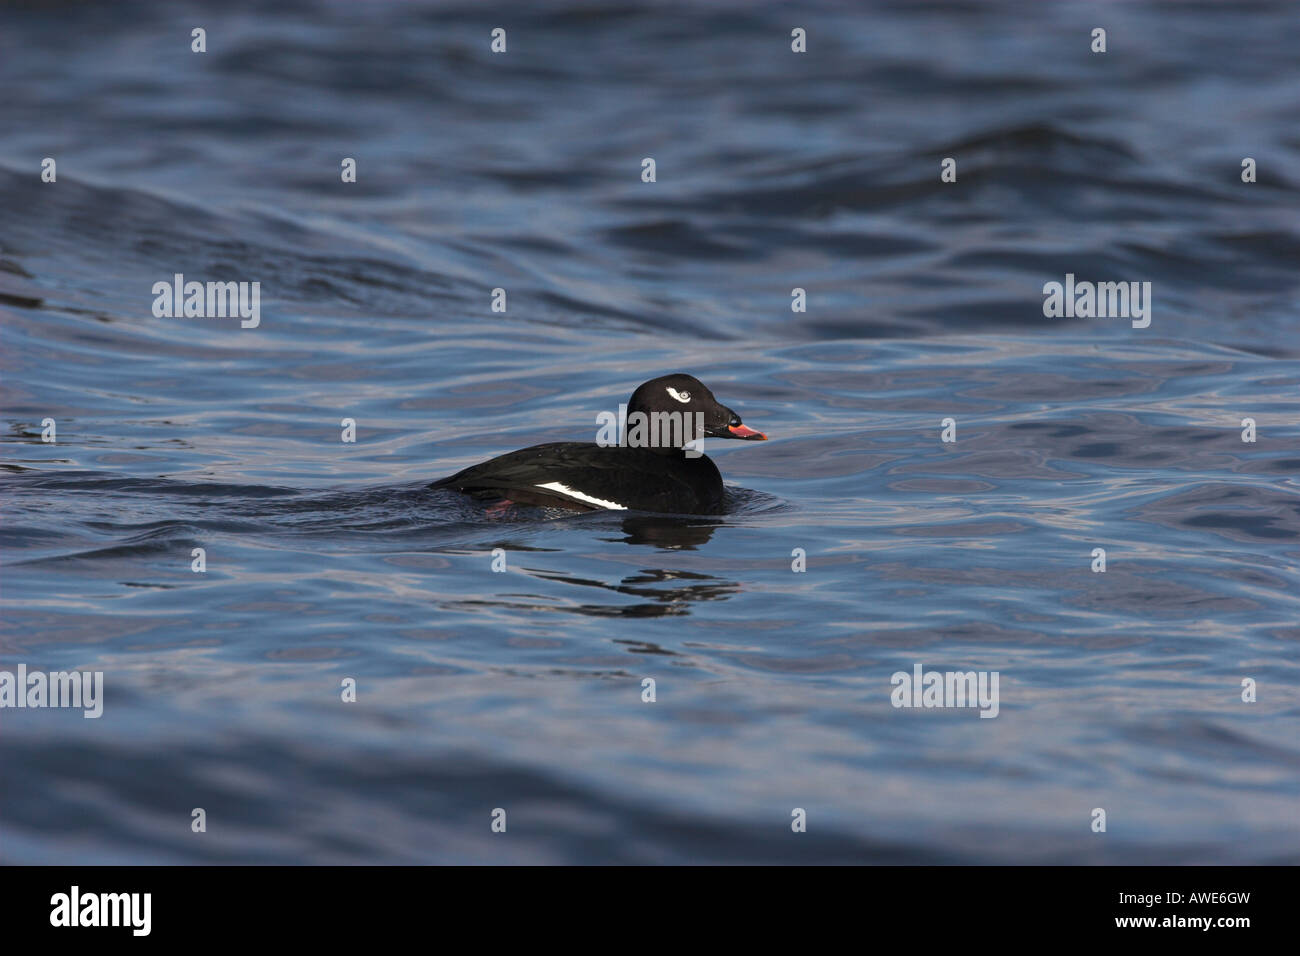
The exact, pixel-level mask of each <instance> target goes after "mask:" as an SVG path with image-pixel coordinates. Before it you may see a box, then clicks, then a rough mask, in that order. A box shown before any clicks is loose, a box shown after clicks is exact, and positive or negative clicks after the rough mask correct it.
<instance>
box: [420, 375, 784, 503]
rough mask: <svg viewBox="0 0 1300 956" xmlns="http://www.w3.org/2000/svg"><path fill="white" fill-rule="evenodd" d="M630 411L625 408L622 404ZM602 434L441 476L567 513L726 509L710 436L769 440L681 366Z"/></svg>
mask: <svg viewBox="0 0 1300 956" xmlns="http://www.w3.org/2000/svg"><path fill="white" fill-rule="evenodd" d="M620 411H622V410H620ZM597 423H598V424H602V423H603V427H602V429H601V431H600V433H599V434H598V435H597V441H595V442H572V441H564V442H547V443H546V444H542V445H532V446H530V447H528V448H521V449H519V450H518V451H512V452H508V453H507V454H504V455H498V456H497V457H496V458H491V459H489V460H487V461H484V462H480V463H479V464H477V465H471V466H470V467H468V468H466V469H464V470H462V471H458V472H456V474H454V475H449V476H448V477H446V478H440V479H439V480H437V481H435V482H432V483H431V484H430V485H429V487H430V488H443V489H451V490H453V491H457V492H460V493H462V494H465V495H469V496H470V497H472V498H474V499H476V500H480V501H489V500H491V501H497V502H501V503H514V504H520V505H533V506H536V507H542V508H558V509H562V510H565V511H579V512H585V511H601V510H607V511H647V512H657V513H660V514H683V515H700V514H721V513H722V512H723V510H724V502H725V493H724V491H723V485H722V474H721V472H719V471H718V466H717V465H715V464H714V463H713V462H712V461H710V460H709V457H708V456H707V455H705V454H704V452H703V447H702V446H703V441H702V439H704V438H728V439H739V440H741V441H766V440H767V435H765V434H763V433H762V432H760V431H756V430H754V429H752V428H750V427H749V426H747V425H746V424H744V422H742V421H741V419H740V416H739V415H737V414H736V413H735V412H734V411H732V410H731V409H730V408H728V407H727V406H725V405H723V404H721V403H720V402H719V401H718V400H717V399H716V398H714V397H713V392H712V391H710V390H709V388H708V386H706V385H705V384H704V383H703V382H701V381H700V380H699V379H697V378H695V377H694V376H693V375H687V374H685V373H683V372H677V373H674V374H672V375H663V376H660V377H659V378H653V379H651V380H650V381H648V382H643V383H642V384H641V385H638V386H637V388H636V390H635V391H634V392H633V393H632V397H631V398H630V399H628V402H627V406H626V418H624V417H623V415H622V414H620V416H619V417H618V419H615V416H614V415H613V413H612V412H602V413H601V414H600V415H599V416H597Z"/></svg>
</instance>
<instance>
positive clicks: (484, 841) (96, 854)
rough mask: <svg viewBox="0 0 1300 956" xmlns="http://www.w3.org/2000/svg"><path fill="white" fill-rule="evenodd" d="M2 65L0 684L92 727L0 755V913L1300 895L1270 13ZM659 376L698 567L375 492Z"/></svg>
mask: <svg viewBox="0 0 1300 956" xmlns="http://www.w3.org/2000/svg"><path fill="white" fill-rule="evenodd" d="M3 17H4V26H5V29H4V30H3V31H2V32H0V79H3V88H4V89H5V91H6V95H5V97H4V98H3V103H2V104H0V118H2V119H3V126H2V128H3V129H4V133H5V135H4V138H3V140H2V141H0V335H3V353H2V355H3V358H2V362H3V376H2V378H0V387H2V388H3V401H2V402H0V407H3V409H4V419H5V426H6V428H5V431H6V435H5V437H6V444H5V446H4V449H3V451H4V456H3V457H4V462H5V464H4V475H3V478H2V479H0V495H2V496H3V502H2V510H0V514H2V515H3V520H2V521H0V561H2V563H3V571H0V581H2V584H0V588H2V599H3V603H4V613H3V626H2V629H0V669H10V670H12V669H14V668H15V667H16V666H17V664H18V663H24V664H26V665H27V667H28V668H29V669H44V670H64V669H69V668H86V669H92V670H102V671H103V672H104V674H105V685H106V690H105V705H104V715H103V717H102V718H100V719H98V720H86V719H83V718H82V716H81V713H80V712H79V711H67V710H5V711H3V712H0V760H2V766H3V773H0V859H3V860H4V861H6V862H11V863H49V862H53V863H66V862H92V863H168V862H183V863H198V862H314V863H323V862H342V863H362V862H384V863H388V862H402V863H412V862H438V863H447V862H475V863H488V862H510V863H548V862H550V863H553V862H584V863H585V862H636V863H647V862H648V863H654V862H690V861H702V862H773V861H804V862H890V863H892V862H923V863H929V862H961V863H965V862H1084V863H1102V862H1118V863H1209V862H1220V863H1266V862H1290V863H1295V862H1300V851H1298V850H1297V837H1300V823H1298V822H1297V814H1296V812H1295V811H1296V800H1297V797H1298V796H1300V781H1298V771H1300V740H1298V738H1297V731H1296V726H1297V724H1296V718H1297V716H1300V693H1298V692H1297V690H1296V688H1297V685H1298V682H1300V668H1298V667H1297V664H1296V648H1297V641H1298V640H1300V572H1298V571H1297V566H1298V562H1297V558H1298V557H1300V545H1298V544H1297V540H1298V534H1300V482H1297V478H1296V476H1297V472H1298V471H1300V441H1298V438H1300V426H1297V411H1300V401H1297V396H1298V395H1300V392H1298V391H1297V385H1300V348H1297V338H1296V334H1295V331H1296V325H1297V319H1298V318H1300V301H1298V296H1297V292H1298V288H1300V276H1298V274H1297V268H1296V266H1297V257H1298V254H1300V228H1298V225H1300V218H1298V216H1297V213H1298V212H1300V180H1298V179H1297V174H1296V170H1297V169H1300V165H1297V160H1298V159H1300V138H1297V134H1296V130H1297V129H1298V128H1300V125H1298V122H1300V82H1297V71H1296V63H1297V62H1298V60H1297V56H1296V53H1297V51H1298V50H1300V18H1297V17H1296V16H1295V13H1294V8H1293V7H1292V6H1291V5H1290V4H1287V3H1276V4H1232V5H1229V6H1225V7H1221V8H1215V7H1208V6H1203V5H1191V6H1183V5H1178V4H1164V3H1161V4H1151V5H1137V4H1134V5H1122V6H1121V5H1114V6H1110V5H1107V6H1105V7H1102V8H1098V7H1095V6H1072V5H1055V4H1052V5H1048V4H1041V5H1040V4H1027V5H996V4H977V5H970V6H967V5H947V4H922V3H915V4H900V5H897V6H879V7H872V8H869V9H866V10H860V11H858V12H856V13H854V12H850V11H848V10H845V9H842V8H839V7H825V8H816V7H813V8H801V9H800V10H799V11H798V12H791V11H789V10H782V9H780V8H779V7H777V6H775V5H770V6H769V5H758V6H755V5H751V4H744V5H727V6H723V5H717V6H710V8H709V9H708V10H707V11H706V10H701V9H698V8H697V9H694V10H692V9H690V8H676V7H657V6H641V5H635V4H627V5H623V4H618V5H615V4H573V5H570V6H561V5H550V6H547V7H545V8H544V9H537V10H530V11H529V12H521V11H518V10H516V11H509V10H499V9H494V8H492V7H490V6H488V5H483V4H473V5H467V6H465V7H454V6H443V5H436V6H408V5H376V4H367V5H364V6H362V5H351V4H343V3H303V4H298V5H284V4H278V5H275V6H274V7H270V8H259V7H253V6H243V5H238V4H233V5H222V7H221V9H219V10H217V9H200V8H185V7H184V6H181V5H170V4H169V5H165V6H134V5H128V4H114V5H111V6H110V7H89V6H83V5H79V4H69V5H61V4H53V5H48V6H43V7H40V8H27V7H10V8H8V9H6V10H5V12H4V14H3ZM1099 25H1101V26H1105V27H1106V28H1107V29H1108V43H1109V52H1108V53H1106V54H1105V55H1098V54H1092V53H1090V52H1089V50H1088V46H1089V34H1090V32H1091V30H1092V28H1093V27H1095V26H1099ZM194 26H203V27H204V28H205V29H206V30H207V43H208V52H207V53H206V54H203V55H198V54H194V53H191V52H190V49H189V37H190V30H191V28H193V27H194ZM494 26H504V27H506V28H507V35H508V47H507V53H506V54H505V55H504V56H494V55H493V54H491V53H490V52H489V51H488V42H489V32H490V30H491V28H492V27H494ZM793 26H803V27H804V28H805V29H806V30H807V31H808V37H809V41H808V43H809V52H808V53H807V54H804V55H796V54H793V53H791V52H790V47H789V42H790V40H789V34H790V30H791V28H792V27H793ZM46 156H50V157H54V158H55V159H56V161H57V164H58V166H57V175H58V179H57V182H56V183H55V184H46V183H42V182H40V180H39V175H38V174H39V169H40V162H41V159H42V158H43V157H46ZM345 156H351V157H354V158H355V159H356V160H357V168H358V181H357V182H356V183H355V184H349V185H344V184H342V183H341V182H340V178H339V168H340V162H341V160H342V158H343V157H345ZM647 156H651V157H654V158H655V159H656V162H657V179H658V181H657V182H656V183H654V184H653V185H651V184H646V183H643V182H641V180H640V172H641V160H642V159H643V158H644V157H647ZM949 156H951V157H954V158H956V159H957V162H958V181H957V183H955V184H942V183H940V182H939V171H940V169H939V164H940V160H941V159H943V158H944V157H949ZM1245 156H1250V157H1253V158H1255V159H1256V160H1257V162H1258V164H1259V181H1258V182H1257V183H1254V184H1249V185H1247V184H1243V183H1242V182H1241V180H1240V164H1241V160H1242V158H1243V157H1245ZM177 272H180V273H183V274H184V275H185V276H186V277H187V278H189V279H198V280H201V281H206V280H233V281H253V280H256V281H260V282H261V284H262V285H261V289H262V297H263V298H262V317H261V324H260V326H259V327H258V328H256V329H241V328H240V327H239V323H238V321H236V320H230V319H167V318H155V317H154V316H153V315H152V313H151V306H152V302H153V295H152V294H151V292H150V290H151V287H152V285H153V283H155V282H158V281H170V280H171V277H172V275H173V274H175V273H177ZM1066 273H1073V274H1075V275H1076V276H1078V277H1079V278H1080V279H1089V280H1093V281H1102V280H1124V281H1149V282H1151V283H1152V288H1153V293H1152V298H1153V307H1152V322H1151V325H1150V327H1149V328H1145V329H1135V328H1133V327H1132V325H1131V323H1130V322H1129V321H1127V320H1124V319H1064V318H1060V319H1046V318H1044V315H1043V308H1042V306H1043V296H1042V286H1043V283H1045V282H1049V281H1062V280H1063V279H1064V276H1065V275H1066ZM795 287H800V288H804V289H806V290H807V295H808V309H807V312H806V313H793V312H792V311H791V309H790V302H791V290H792V289H793V288H795ZM494 288H504V289H506V290H507V295H508V310H507V312H506V313H504V314H502V313H493V312H492V311H491V310H490V300H491V292H492V290H493V289H494ZM679 370H680V371H687V372H690V373H692V374H695V375H697V376H698V377H700V378H701V379H702V380H703V381H704V382H706V383H707V384H708V385H710V386H711V387H712V388H713V389H714V391H715V392H716V393H717V395H718V397H719V399H720V400H721V401H723V402H724V403H725V404H727V405H729V406H731V407H733V408H735V409H736V410H737V411H738V412H739V413H740V414H741V415H742V416H743V417H744V420H745V422H746V423H747V424H750V425H752V426H754V427H756V428H759V429H761V430H763V431H765V432H767V433H768V434H769V435H770V436H771V438H772V440H771V441H769V442H767V443H765V444H758V443H740V442H735V443H727V442H712V443H711V444H710V447H709V449H708V450H709V453H710V455H711V456H712V457H713V458H714V460H715V461H716V462H717V463H718V465H719V467H720V469H721V470H722V472H723V475H724V478H725V479H726V480H727V482H728V484H729V492H730V510H729V513H728V514H726V515H725V516H720V517H718V518H699V519H689V520H687V519H671V518H664V517H655V516H647V515H635V514H633V515H611V514H587V515H575V516H570V517H564V518H560V519H558V520H545V518H544V517H542V516H539V515H536V514H531V513H515V514H506V515H497V514H489V513H485V511H484V510H483V508H482V507H481V506H479V505H476V504H474V503H472V502H468V501H466V500H463V499H461V498H459V497H457V496H454V495H448V494H444V493H437V494H435V493H430V492H428V491H426V490H425V488H424V486H425V484H427V482H429V481H430V480H432V479H434V478H437V477H441V476H443V475H446V474H449V473H451V472H453V471H455V470H457V469H459V468H461V467H464V466H465V465H468V464H470V463H472V462H475V461H478V460H482V459H484V458H487V457H490V456H492V455H495V454H499V453H501V452H505V451H508V450H511V449H514V448H518V447H522V446H524V445H527V444H532V443H536V442H543V441H557V440H566V439H577V440H584V439H590V438H592V437H594V434H595V428H596V426H595V416H596V414H597V413H598V412H600V411H602V410H613V409H616V408H617V406H618V403H619V402H621V401H626V399H627V396H628V395H629V394H630V392H631V391H632V389H633V387H635V386H636V385H637V384H638V383H639V382H641V381H643V380H645V379H648V378H652V377H654V376H657V375H660V374H664V373H667V372H672V371H679ZM47 417H48V418H53V419H55V420H56V422H57V439H58V441H57V443H56V444H47V443H42V442H41V440H40V433H41V428H42V426H41V421H42V420H43V419H45V418H47ZM948 417H951V418H953V419H954V420H955V423H956V437H957V441H956V442H955V443H949V444H945V443H943V442H941V441H940V431H941V421H942V420H943V419H944V418H948ZM1246 417H1250V418H1253V419H1254V420H1255V421H1256V423H1257V429H1258V440H1257V441H1256V442H1255V443H1253V444H1247V443H1243V441H1242V440H1241V432H1242V425H1241V420H1242V419H1243V418H1246ZM344 418H352V419H355V421H356V423H357V425H356V427H357V436H358V440H357V442H356V443H355V444H344V443H342V442H341V441H340V434H341V428H340V422H341V420H342V419H344ZM198 547H201V548H204V549H205V550H206V556H207V558H206V560H207V570H206V572H205V573H202V574H197V573H194V572H193V571H191V553H192V549H194V548H198ZM1097 547H1102V548H1105V549H1106V553H1107V569H1106V572H1105V573H1104V574H1100V573H1093V572H1092V571H1091V570H1090V565H1091V564H1092V562H1093V558H1092V552H1093V549H1094V548H1097ZM498 548H499V549H503V551H504V554H505V557H506V563H507V569H508V570H507V571H506V572H504V573H494V572H493V571H492V570H491V565H492V551H493V549H498ZM797 548H798V549H803V550H804V552H805V553H806V560H807V571H806V572H805V573H794V572H793V571H792V570H791V566H792V561H793V560H794V558H793V557H792V552H794V549H797ZM918 663H919V664H921V665H923V666H924V667H925V668H927V669H936V670H966V669H978V670H990V671H993V670H995V671H998V672H999V674H1000V712H999V715H998V717H997V718H996V719H991V720H988V719H980V718H979V717H978V716H977V714H976V712H975V711H973V710H928V711H927V710H919V711H918V710H905V709H895V708H894V707H892V706H891V704H890V700H889V694H890V691H891V689H892V688H891V685H890V676H891V675H892V674H893V673H894V672H896V671H899V670H902V671H908V672H910V671H911V670H912V668H913V667H914V665H916V664H918ZM646 677H650V678H653V679H654V680H655V681H656V696H657V700H656V702H655V703H653V704H650V703H643V702H642V699H641V694H642V680H643V678H646ZM1247 677H1249V678H1253V679H1254V680H1255V681H1256V682H1257V686H1258V701H1257V702H1256V703H1253V704H1247V703H1243V702H1242V700H1241V694H1242V686H1241V683H1242V679H1243V678H1247ZM345 678H354V679H355V681H356V683H357V693H358V699H357V701H356V702H355V703H346V704H345V703H343V702H342V701H341V699H340V695H341V682H342V681H343V680H344V679H345ZM200 807H201V808H203V809H204V810H205V811H206V814H207V832H206V833H202V834H196V833H194V832H191V827H190V822H191V811H192V810H193V809H194V808H200ZM795 807H800V808H803V809H805V810H806V811H807V816H808V832H807V833H805V834H802V835H799V836H795V835H794V834H792V833H791V832H790V821H791V811H792V809H793V808H795ZM1096 807H1101V808H1104V809H1105V810H1106V812H1107V814H1108V828H1107V832H1106V833H1105V834H1104V835H1102V834H1097V833H1093V832H1091V830H1090V823H1091V820H1092V817H1091V812H1092V810H1093V808H1096ZM494 808H503V809H505V810H506V812H507V820H508V829H507V832H506V834H504V835H501V834H493V833H492V832H491V831H490V825H491V814H492V811H493V810H494Z"/></svg>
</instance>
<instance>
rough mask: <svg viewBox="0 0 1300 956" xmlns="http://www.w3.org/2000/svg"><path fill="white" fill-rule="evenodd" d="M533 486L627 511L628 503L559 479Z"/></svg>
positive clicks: (591, 503)
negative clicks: (585, 491)
mask: <svg viewBox="0 0 1300 956" xmlns="http://www.w3.org/2000/svg"><path fill="white" fill-rule="evenodd" d="M669 391H670V392H671V391H672V389H669ZM679 401H680V399H679ZM533 487H534V488H545V489H546V490H547V491H558V492H559V493H560V494H562V495H568V496H569V497H570V498H576V499H577V500H578V501H581V502H584V503H586V504H589V505H596V506H597V507H598V508H608V509H609V510H610V511H627V505H621V504H619V503H618V502H617V501H606V500H605V499H604V498H593V497H592V496H591V495H584V494H583V493H582V492H581V491H574V490H573V489H572V488H569V487H567V486H566V485H563V484H561V483H560V482H558V481H548V482H547V483H546V484H544V485H533Z"/></svg>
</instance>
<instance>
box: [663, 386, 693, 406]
mask: <svg viewBox="0 0 1300 956" xmlns="http://www.w3.org/2000/svg"><path fill="white" fill-rule="evenodd" d="M668 394H669V395H671V396H672V397H673V398H675V399H677V401H679V402H681V403H682V404H685V403H686V402H689V401H690V400H691V393H690V392H679V391H677V389H675V388H670V389H668Z"/></svg>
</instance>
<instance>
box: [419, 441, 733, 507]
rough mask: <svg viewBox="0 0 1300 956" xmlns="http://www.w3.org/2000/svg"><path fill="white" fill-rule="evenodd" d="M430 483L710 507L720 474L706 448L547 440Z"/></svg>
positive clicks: (574, 502)
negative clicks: (689, 451) (691, 453)
mask: <svg viewBox="0 0 1300 956" xmlns="http://www.w3.org/2000/svg"><path fill="white" fill-rule="evenodd" d="M430 487H433V488H454V489H456V490H457V491H460V492H464V493H465V494H468V495H472V496H473V497H475V498H481V499H499V498H505V499H508V500H510V501H514V502H516V503H518V504H522V505H537V506H539V507H559V508H568V509H570V510H573V511H600V510H602V509H607V510H611V511H657V512H660V513H663V514H718V513H720V512H721V511H722V502H723V490H722V474H721V473H720V472H719V471H718V466H717V465H715V464H714V463H713V462H712V461H711V460H709V457H708V456H707V455H699V456H698V457H695V458H688V457H686V455H684V454H682V453H681V452H678V453H677V454H676V455H664V454H660V453H659V452H657V451H653V450H651V449H647V448H628V447H626V446H621V445H614V446H609V447H605V446H601V445H597V444H595V443H594V442H570V441H562V442H550V443H548V444H545V445H533V446H532V447H531V448H521V449H520V450H519V451H512V452H510V453H509V454H505V455H499V456H497V457H496V458H492V459H490V460H488V461H485V462H482V463H481V464H478V465H472V466H470V467H469V468H466V469H465V470H464V471H461V472H457V473H456V474H454V475H452V476H451V477H449V478H443V479H442V480H441V481H436V482H434V483H433V485H431V486H430Z"/></svg>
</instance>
